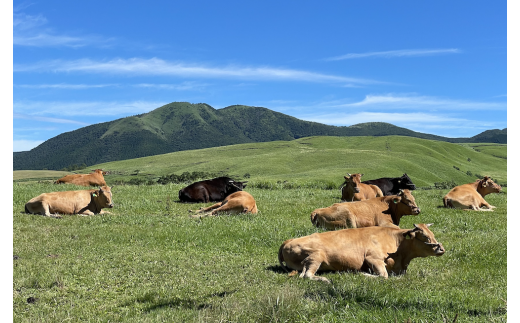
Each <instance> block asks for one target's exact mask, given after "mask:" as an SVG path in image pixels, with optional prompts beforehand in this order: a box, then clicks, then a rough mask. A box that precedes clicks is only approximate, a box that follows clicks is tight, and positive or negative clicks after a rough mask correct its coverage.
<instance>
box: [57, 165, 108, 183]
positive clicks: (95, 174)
mask: <svg viewBox="0 0 520 323" xmlns="http://www.w3.org/2000/svg"><path fill="white" fill-rule="evenodd" d="M106 174H108V172H106V171H104V170H102V169H99V168H98V169H95V170H93V171H92V173H90V174H72V175H66V176H64V177H62V178H60V179H58V180H57V181H55V182H54V184H76V185H81V186H106V185H107V183H106V182H105V178H104V177H103V175H106Z"/></svg>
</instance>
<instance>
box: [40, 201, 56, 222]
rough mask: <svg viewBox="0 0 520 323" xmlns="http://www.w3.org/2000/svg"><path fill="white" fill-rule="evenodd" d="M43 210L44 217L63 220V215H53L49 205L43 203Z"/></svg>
mask: <svg viewBox="0 0 520 323" xmlns="http://www.w3.org/2000/svg"><path fill="white" fill-rule="evenodd" d="M41 208H42V210H41V211H40V212H41V214H42V215H45V216H49V217H51V218H56V219H61V215H59V214H58V213H56V214H51V212H50V206H49V204H48V203H42V205H41Z"/></svg>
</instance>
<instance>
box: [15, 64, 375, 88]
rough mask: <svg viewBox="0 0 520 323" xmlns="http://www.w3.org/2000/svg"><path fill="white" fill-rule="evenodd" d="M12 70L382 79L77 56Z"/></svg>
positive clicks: (343, 80) (317, 79) (349, 81)
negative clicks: (105, 59)
mask: <svg viewBox="0 0 520 323" xmlns="http://www.w3.org/2000/svg"><path fill="white" fill-rule="evenodd" d="M13 71H14V72H55V73H57V72H63V73H70V72H86V73H101V74H123V75H165V76H178V77H200V78H232V79H255V80H286V81H287V80H289V81H306V82H332V83H343V84H346V85H349V86H352V85H353V84H357V85H366V84H383V83H384V82H380V81H375V80H369V79H360V78H351V77H344V76H337V75H329V74H321V73H315V72H309V71H302V70H294V69H284V68H273V67H241V66H225V67H211V66H204V65H197V64H186V63H182V62H168V61H165V60H162V59H158V58H150V59H141V58H130V59H113V60H109V61H94V60H90V59H80V60H72V61H63V60H54V61H46V62H40V63H35V64H26V65H21V64H18V65H15V66H14V67H13Z"/></svg>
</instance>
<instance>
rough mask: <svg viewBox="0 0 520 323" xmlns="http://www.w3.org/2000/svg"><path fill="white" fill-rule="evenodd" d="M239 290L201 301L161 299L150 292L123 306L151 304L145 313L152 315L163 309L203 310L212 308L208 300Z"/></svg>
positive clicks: (205, 297) (175, 298)
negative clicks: (151, 313) (153, 312)
mask: <svg viewBox="0 0 520 323" xmlns="http://www.w3.org/2000/svg"><path fill="white" fill-rule="evenodd" d="M236 291H237V290H232V291H223V292H216V293H212V294H208V295H205V296H202V297H201V298H200V299H192V298H186V299H183V298H179V297H167V298H165V297H161V296H160V295H158V294H157V293H154V292H149V293H146V294H145V295H144V296H142V297H138V298H136V299H135V301H134V302H132V301H129V302H126V303H124V304H122V305H121V306H124V307H126V306H133V305H134V304H135V303H141V304H147V303H148V304H149V305H148V306H147V307H146V308H144V312H145V313H150V312H152V311H155V310H159V309H163V308H183V309H191V310H203V309H207V308H212V306H213V305H212V304H211V302H208V301H207V300H208V299H210V298H214V297H219V298H224V297H226V296H228V295H231V294H233V293H235V292H236Z"/></svg>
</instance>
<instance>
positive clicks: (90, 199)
mask: <svg viewBox="0 0 520 323" xmlns="http://www.w3.org/2000/svg"><path fill="white" fill-rule="evenodd" d="M106 207H109V208H113V207H114V203H113V202H112V190H111V188H110V187H108V186H103V187H100V188H99V189H93V190H82V191H65V192H51V193H43V194H40V195H38V196H37V197H35V198H32V199H31V200H29V202H27V203H26V204H25V213H32V214H41V215H45V216H50V217H54V218H61V216H60V215H59V214H80V215H93V214H103V213H110V212H107V211H104V210H102V209H103V208H106Z"/></svg>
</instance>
